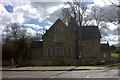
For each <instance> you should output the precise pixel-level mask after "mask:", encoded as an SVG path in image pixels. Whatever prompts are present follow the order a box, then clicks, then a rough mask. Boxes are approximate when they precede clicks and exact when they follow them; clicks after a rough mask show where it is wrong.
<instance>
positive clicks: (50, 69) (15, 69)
mask: <svg viewBox="0 0 120 80" xmlns="http://www.w3.org/2000/svg"><path fill="white" fill-rule="evenodd" d="M105 68H106V67H18V68H2V69H0V70H2V71H76V70H101V69H105Z"/></svg>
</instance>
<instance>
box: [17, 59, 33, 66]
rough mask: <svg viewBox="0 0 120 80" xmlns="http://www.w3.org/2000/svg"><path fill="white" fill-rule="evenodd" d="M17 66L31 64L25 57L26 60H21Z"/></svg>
mask: <svg viewBox="0 0 120 80" xmlns="http://www.w3.org/2000/svg"><path fill="white" fill-rule="evenodd" d="M18 66H21V67H23V66H24V67H25V66H32V63H31V62H30V61H29V60H28V59H26V60H23V61H21V63H20V64H19V65H18Z"/></svg>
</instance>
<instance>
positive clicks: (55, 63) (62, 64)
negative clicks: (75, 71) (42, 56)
mask: <svg viewBox="0 0 120 80" xmlns="http://www.w3.org/2000/svg"><path fill="white" fill-rule="evenodd" d="M53 65H54V66H65V65H66V63H65V62H64V61H63V60H60V61H56V62H54V63H53Z"/></svg>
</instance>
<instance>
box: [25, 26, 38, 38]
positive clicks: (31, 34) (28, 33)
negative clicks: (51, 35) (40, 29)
mask: <svg viewBox="0 0 120 80" xmlns="http://www.w3.org/2000/svg"><path fill="white" fill-rule="evenodd" d="M25 29H26V30H27V35H29V36H35V34H36V31H35V30H33V29H31V28H25Z"/></svg>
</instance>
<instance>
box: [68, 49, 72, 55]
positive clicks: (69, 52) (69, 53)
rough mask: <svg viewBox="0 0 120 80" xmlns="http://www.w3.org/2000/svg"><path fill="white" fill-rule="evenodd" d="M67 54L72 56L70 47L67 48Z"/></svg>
mask: <svg viewBox="0 0 120 80" xmlns="http://www.w3.org/2000/svg"><path fill="white" fill-rule="evenodd" d="M68 56H72V48H68Z"/></svg>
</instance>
